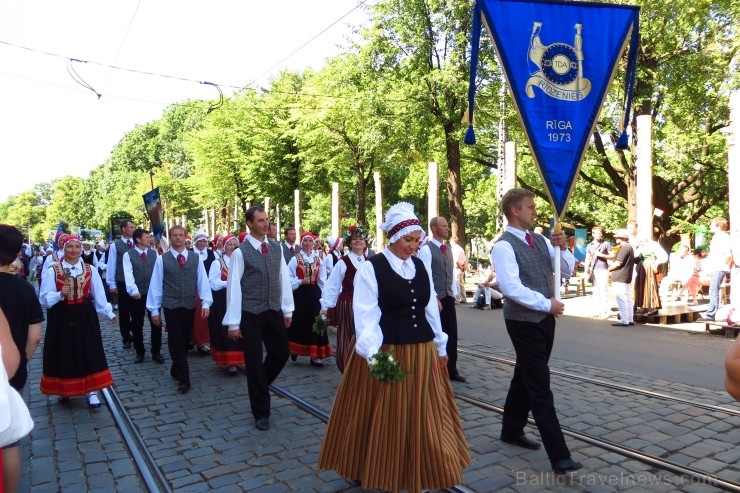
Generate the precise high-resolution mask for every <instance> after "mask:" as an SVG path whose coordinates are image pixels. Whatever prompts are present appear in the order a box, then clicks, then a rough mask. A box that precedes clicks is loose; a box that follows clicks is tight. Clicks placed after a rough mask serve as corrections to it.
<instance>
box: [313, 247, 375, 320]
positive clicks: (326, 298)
mask: <svg viewBox="0 0 740 493" xmlns="http://www.w3.org/2000/svg"><path fill="white" fill-rule="evenodd" d="M346 256H347V257H349V260H350V262H352V265H354V266H355V269H357V270H358V271H359V270H360V268H361V267H362V265H363V264H364V263H365V260H367V259H366V258H365V256H364V255H355V254H354V253H348V254H347V255H346ZM346 274H347V264H345V263H344V261H341V260H340V261H339V262H337V263H336V265H335V266H334V268H333V269H332V270H331V274H329V279H327V281H326V284H324V289H322V290H321V300H320V301H321V309H322V310H327V309H329V308H333V307H335V306H337V300H338V299H339V295H340V294H342V283H343V282H344V276H345V275H346Z"/></svg>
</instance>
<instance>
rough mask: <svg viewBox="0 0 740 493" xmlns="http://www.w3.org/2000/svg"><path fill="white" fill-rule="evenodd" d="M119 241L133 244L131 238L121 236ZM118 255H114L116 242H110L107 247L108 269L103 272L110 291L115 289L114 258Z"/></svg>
mask: <svg viewBox="0 0 740 493" xmlns="http://www.w3.org/2000/svg"><path fill="white" fill-rule="evenodd" d="M121 240H122V241H123V242H124V243H128V242H129V241H130V242H132V244H133V241H134V240H133V238H126V237H125V236H121ZM117 256H118V254H117V253H116V242H115V241H113V242H111V244H110V246H109V247H108V268H107V269H106V271H105V281H106V282H107V283H108V287H110V288H111V289H116V267H117V265H116V264H117V262H116V257H117Z"/></svg>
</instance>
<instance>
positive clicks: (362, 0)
mask: <svg viewBox="0 0 740 493" xmlns="http://www.w3.org/2000/svg"><path fill="white" fill-rule="evenodd" d="M365 3H367V0H361V1H360V2H359V3H358V4H357V5H355V6H354V7H353V8H352V9H351V10H350V11H349V12H347V13H346V14H344V15H343V16H342V17H340V18H339V19H337V20H335V21H334V22H332V23H331V24H329V25H328V26H326V27H325V28H324V29H322V30H321V32H319V33H318V34H316V35H315V36H313V37H312V38H311V39H309V40H308V41H306V42H305V43H303V44H302V45H301V46H299V47H298V48H296V49H295V50H293V51H292V52H291V53H290V54H289V55H288V56H286V57H285V58H283V59H282V60H280V61H279V62H277V63H276V64H275V65H273V66H272V67H270V68H268V69H267V70H265V71H264V72H262V73H261V74H260V75H258V76H257V77H255V78H254V80H252V82H250V83H249V84H247V86H253V85H254V83H255V82H257V81H258V80H259V79H261V78H262V77H264V76H265V75H267V74H269V73H270V72H272V70H273V69H274V68H276V67H278V66H280V65H281V64H282V63H283V62H284V61H286V60H287V59H288V58H290V57H292V56H293V55H295V54H296V53H298V52H299V51H301V50H302V49H303V48H305V47H306V46H308V45H309V44H310V43H312V42H313V41H314V40H315V39H316V38H318V37H319V36H321V35H322V34H324V33H325V32H326V31H328V30H329V29H331V28H332V27H334V26H335V25H336V24H337V23H338V22H339V21H341V20H342V19H344V18H345V17H347V16H348V15H349V14H351V13H352V12H354V11H355V10H357V9H358V8H360V7H362V6H363V5H364V4H365Z"/></svg>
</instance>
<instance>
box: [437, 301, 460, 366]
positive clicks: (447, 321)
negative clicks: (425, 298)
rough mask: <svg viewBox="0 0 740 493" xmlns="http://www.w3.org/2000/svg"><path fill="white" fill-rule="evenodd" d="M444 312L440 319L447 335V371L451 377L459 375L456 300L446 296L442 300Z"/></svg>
mask: <svg viewBox="0 0 740 493" xmlns="http://www.w3.org/2000/svg"><path fill="white" fill-rule="evenodd" d="M439 301H440V302H441V303H442V311H441V312H439V319H440V322H441V324H442V332H444V333H445V334H447V358H448V360H447V371H448V373H449V374H450V376H453V375H457V313H456V312H455V298H454V297H452V296H445V297H444V298H442V299H441V300H439Z"/></svg>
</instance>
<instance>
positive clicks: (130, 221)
mask: <svg viewBox="0 0 740 493" xmlns="http://www.w3.org/2000/svg"><path fill="white" fill-rule="evenodd" d="M128 223H131V224H133V223H134V222H133V221H132V220H131V219H124V220H123V221H121V224H119V225H118V227H119V228H120V230H121V231H123V228H125V227H126V226H128Z"/></svg>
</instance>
